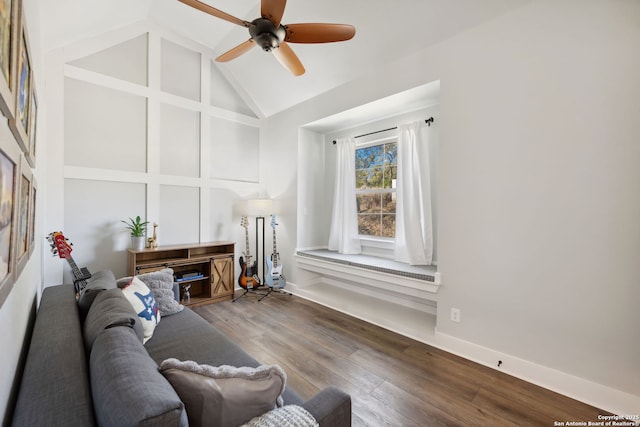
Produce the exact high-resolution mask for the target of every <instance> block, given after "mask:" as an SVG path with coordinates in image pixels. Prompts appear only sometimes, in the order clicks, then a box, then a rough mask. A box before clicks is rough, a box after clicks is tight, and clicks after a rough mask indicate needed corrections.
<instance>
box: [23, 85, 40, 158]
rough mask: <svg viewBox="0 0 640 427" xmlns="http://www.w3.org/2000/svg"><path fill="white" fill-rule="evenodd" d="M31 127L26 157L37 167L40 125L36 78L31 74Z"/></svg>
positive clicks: (28, 133) (28, 134) (28, 132)
mask: <svg viewBox="0 0 640 427" xmlns="http://www.w3.org/2000/svg"><path fill="white" fill-rule="evenodd" d="M29 110H30V111H29V128H28V129H27V136H28V138H29V144H28V145H29V146H28V147H27V151H26V152H25V157H26V158H27V162H28V163H29V166H31V167H32V168H35V167H36V142H37V141H36V135H37V127H38V126H37V125H38V123H37V122H38V95H37V92H36V87H35V79H34V77H33V75H32V76H31V102H30V104H29Z"/></svg>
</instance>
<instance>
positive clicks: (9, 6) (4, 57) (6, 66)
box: [0, 0, 21, 120]
mask: <svg viewBox="0 0 640 427" xmlns="http://www.w3.org/2000/svg"><path fill="white" fill-rule="evenodd" d="M20 12H21V2H20V0H0V111H2V114H4V115H5V117H6V118H7V119H9V120H11V119H13V118H14V109H15V102H16V101H15V90H14V88H15V79H14V74H15V62H16V46H17V35H18V26H19V20H18V17H19V16H20Z"/></svg>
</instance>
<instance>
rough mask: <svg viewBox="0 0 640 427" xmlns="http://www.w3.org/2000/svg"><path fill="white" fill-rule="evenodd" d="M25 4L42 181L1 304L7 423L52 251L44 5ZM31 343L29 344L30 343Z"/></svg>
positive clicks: (2, 401) (0, 406) (1, 392)
mask: <svg viewBox="0 0 640 427" xmlns="http://www.w3.org/2000/svg"><path fill="white" fill-rule="evenodd" d="M23 3H24V5H23V8H24V11H25V16H26V20H27V28H28V32H29V41H30V48H31V50H30V53H31V61H32V69H33V72H34V76H35V79H36V88H37V89H38V101H39V102H38V122H37V123H38V129H37V147H36V152H37V159H36V160H37V163H36V166H37V168H35V169H34V170H33V172H34V177H35V179H36V181H37V183H38V192H37V197H38V200H37V201H36V224H35V225H36V229H35V238H34V242H35V249H34V251H33V253H32V255H31V258H30V259H29V261H28V262H27V264H26V265H25V267H24V269H23V270H22V273H21V274H20V276H19V277H18V278H17V280H16V282H15V283H14V285H13V289H12V290H11V293H9V295H8V296H7V299H6V300H5V301H4V303H3V304H2V307H0V343H1V345H0V365H1V366H2V369H0V420H1V421H2V423H3V425H4V424H5V423H7V422H8V421H9V420H8V417H9V416H10V414H11V409H12V407H11V405H12V404H13V403H14V399H15V393H16V387H17V385H16V382H17V380H18V378H17V375H18V372H17V371H16V369H17V368H18V367H19V363H20V357H21V356H22V354H21V353H22V351H23V350H25V349H23V345H25V338H26V337H25V334H26V331H27V327H28V325H29V322H30V320H31V319H33V315H34V314H35V308H36V302H37V300H38V299H39V294H40V291H41V286H42V260H43V251H44V252H46V253H49V250H48V246H47V245H46V244H43V242H44V233H43V229H42V221H43V218H44V211H45V209H46V207H45V206H44V197H43V195H44V194H45V192H46V191H47V182H46V180H45V179H44V171H45V170H46V157H47V147H46V123H44V122H45V121H44V120H43V118H44V117H45V115H46V109H47V107H46V94H45V90H44V87H45V85H44V80H45V79H44V72H43V55H42V43H41V34H40V28H39V26H38V25H37V23H38V22H39V19H40V5H39V4H38V2H37V1H35V0H25V1H24V2H23ZM0 117H1V118H2V119H1V120H0V126H1V127H2V131H0V133H2V135H8V134H9V133H10V132H9V131H8V125H7V121H6V120H5V119H4V117H2V116H0ZM27 345H28V343H27Z"/></svg>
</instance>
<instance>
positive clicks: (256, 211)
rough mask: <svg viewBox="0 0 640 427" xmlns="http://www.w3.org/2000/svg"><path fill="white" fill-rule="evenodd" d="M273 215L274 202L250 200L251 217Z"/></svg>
mask: <svg viewBox="0 0 640 427" xmlns="http://www.w3.org/2000/svg"><path fill="white" fill-rule="evenodd" d="M272 213H273V201H272V200H270V199H253V200H249V215H252V216H263V217H264V216H267V215H270V214H272Z"/></svg>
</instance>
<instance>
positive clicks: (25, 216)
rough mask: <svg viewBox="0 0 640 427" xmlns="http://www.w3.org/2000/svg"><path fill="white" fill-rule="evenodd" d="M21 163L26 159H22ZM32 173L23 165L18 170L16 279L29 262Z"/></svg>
mask: <svg viewBox="0 0 640 427" xmlns="http://www.w3.org/2000/svg"><path fill="white" fill-rule="evenodd" d="M22 159H23V160H22V161H23V163H25V162H26V159H24V158H22ZM32 179H33V173H32V172H31V169H30V168H29V167H27V165H25V164H23V165H22V166H21V168H20V175H19V182H18V190H17V195H16V198H17V200H16V203H17V215H16V217H15V219H16V241H15V253H14V257H15V260H16V278H17V277H18V276H20V273H21V272H22V270H23V269H24V266H25V264H26V263H27V261H28V260H29V254H30V251H29V243H30V238H29V217H30V215H31V212H30V205H31V203H30V202H31V181H32Z"/></svg>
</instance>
